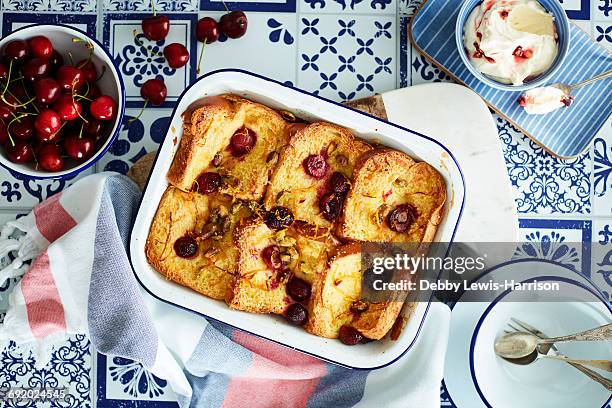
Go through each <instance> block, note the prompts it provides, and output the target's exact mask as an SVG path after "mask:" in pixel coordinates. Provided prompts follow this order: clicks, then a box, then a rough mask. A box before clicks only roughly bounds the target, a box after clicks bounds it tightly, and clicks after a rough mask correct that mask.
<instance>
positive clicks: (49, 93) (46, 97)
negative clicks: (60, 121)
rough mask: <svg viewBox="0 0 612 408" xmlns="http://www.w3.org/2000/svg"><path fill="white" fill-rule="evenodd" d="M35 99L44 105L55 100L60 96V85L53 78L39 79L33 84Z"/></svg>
mask: <svg viewBox="0 0 612 408" xmlns="http://www.w3.org/2000/svg"><path fill="white" fill-rule="evenodd" d="M34 94H35V95H36V99H37V100H38V101H40V102H41V103H43V104H45V105H49V104H51V103H53V102H55V101H56V100H57V98H59V96H60V94H61V89H60V85H59V84H58V83H57V81H56V80H55V79H53V78H41V79H39V80H38V81H36V82H35V83H34Z"/></svg>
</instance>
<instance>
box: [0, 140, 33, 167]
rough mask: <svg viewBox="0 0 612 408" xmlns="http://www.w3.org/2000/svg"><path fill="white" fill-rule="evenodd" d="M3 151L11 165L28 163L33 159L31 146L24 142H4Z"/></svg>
mask: <svg viewBox="0 0 612 408" xmlns="http://www.w3.org/2000/svg"><path fill="white" fill-rule="evenodd" d="M4 150H5V151H6V155H7V157H8V159H9V160H10V161H12V162H13V163H29V162H31V161H32V159H33V158H34V151H33V150H32V146H31V145H30V144H29V143H28V142H26V141H24V140H13V142H11V141H8V142H6V144H5V146H4Z"/></svg>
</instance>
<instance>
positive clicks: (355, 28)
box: [297, 14, 397, 101]
mask: <svg viewBox="0 0 612 408" xmlns="http://www.w3.org/2000/svg"><path fill="white" fill-rule="evenodd" d="M395 24H396V23H395V19H394V18H388V17H385V16H352V17H348V18H347V17H345V16H344V15H317V14H302V17H301V21H300V28H299V30H300V34H301V36H300V39H299V44H298V54H299V57H298V64H299V68H298V78H297V85H298V87H300V88H303V89H305V90H307V91H310V92H313V93H315V94H317V95H322V96H325V97H328V98H331V99H335V100H342V101H345V100H350V99H354V98H359V97H362V96H366V95H371V94H373V93H375V92H384V91H387V90H392V89H394V88H395V87H396V78H395V77H396V75H395V74H396V72H397V63H396V51H395V41H394V40H393V38H394V36H395V35H396V26H395Z"/></svg>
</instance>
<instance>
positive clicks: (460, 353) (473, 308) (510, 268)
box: [444, 260, 612, 408]
mask: <svg viewBox="0 0 612 408" xmlns="http://www.w3.org/2000/svg"><path fill="white" fill-rule="evenodd" d="M542 277H545V278H542ZM534 278H538V279H554V280H556V281H558V282H559V283H560V286H561V291H560V292H557V295H556V296H558V298H557V299H555V301H553V302H551V301H550V300H551V299H550V297H551V296H555V294H554V293H552V292H550V294H543V295H542V297H541V298H540V299H539V300H541V302H534V301H530V302H524V301H523V302H520V300H521V299H522V298H521V297H520V296H521V295H520V294H519V293H518V292H512V291H510V292H507V293H504V292H502V291H500V292H499V293H497V294H495V295H494V296H493V297H494V298H495V300H494V301H493V302H470V298H471V297H473V296H474V294H471V293H466V294H465V295H464V296H462V298H461V299H460V301H459V303H457V304H456V305H455V306H454V308H453V310H452V315H451V324H450V334H449V347H448V350H447V353H446V362H445V370H444V382H445V384H446V388H447V390H448V393H449V395H450V397H451V399H452V400H453V402H454V403H455V405H457V406H458V407H464V406H469V407H474V408H478V407H491V406H493V407H495V408H498V407H500V408H507V407H521V406H522V407H528V406H533V405H534V403H535V402H537V406H538V407H542V408H545V407H551V408H552V407H555V408H556V407H560V406H563V407H574V406H575V407H578V406H580V407H593V408H594V407H602V406H605V405H606V404H607V401H608V400H609V398H610V393H609V392H607V391H606V390H605V389H604V388H603V387H601V386H600V385H599V384H596V383H594V382H593V381H592V380H590V379H588V378H587V377H586V376H584V375H583V374H581V373H579V372H578V371H577V370H576V369H575V368H573V367H570V366H569V365H567V364H565V363H561V362H557V361H537V362H536V363H532V364H531V365H529V366H516V365H512V364H510V363H507V362H505V361H503V360H501V359H499V358H498V357H496V356H495V355H494V353H493V343H492V342H493V340H494V339H495V338H496V337H497V335H499V334H500V333H502V332H503V330H504V329H505V326H506V324H507V323H508V322H509V318H510V317H516V318H518V319H520V320H523V321H526V322H527V323H529V324H532V325H533V326H535V327H537V328H539V329H540V330H542V331H543V332H544V333H546V334H547V335H549V336H554V335H561V334H568V333H572V332H578V331H581V330H585V329H588V328H592V327H595V326H598V325H602V324H606V323H610V321H612V314H611V312H610V309H609V306H608V305H607V304H606V303H605V302H603V301H602V300H601V298H602V296H601V293H600V292H599V289H598V288H597V287H596V286H595V285H594V284H593V283H592V282H591V281H590V280H588V279H587V278H585V277H584V276H583V275H581V274H579V273H578V272H576V271H574V270H571V269H569V268H566V267H564V266H562V265H559V264H557V263H553V262H549V261H542V260H520V261H512V262H508V263H506V264H503V265H499V266H498V267H496V268H494V269H491V270H490V271H488V272H487V273H486V274H485V275H483V276H481V277H480V278H478V279H477V281H481V282H485V281H488V280H489V279H494V280H495V281H503V280H506V279H514V280H515V281H517V282H519V281H525V280H532V279H534ZM576 285H579V286H580V285H581V286H582V287H583V289H580V288H579V287H577V286H576ZM502 297H506V299H504V302H500V301H499V300H500V299H501V298H502ZM559 298H561V299H565V300H567V302H560V301H559ZM506 300H511V302H506ZM523 300H524V298H523ZM558 347H559V350H560V352H562V353H564V354H568V355H571V356H574V357H577V358H578V357H579V358H600V359H605V358H608V357H609V356H610V353H611V352H612V348H611V346H610V345H609V344H606V343H599V344H595V345H594V344H593V343H583V344H578V343H575V344H559V345H558Z"/></svg>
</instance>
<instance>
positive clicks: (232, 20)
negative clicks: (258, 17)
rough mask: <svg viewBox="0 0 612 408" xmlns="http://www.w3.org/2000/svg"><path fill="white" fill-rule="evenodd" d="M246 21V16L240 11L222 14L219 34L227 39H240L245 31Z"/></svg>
mask: <svg viewBox="0 0 612 408" xmlns="http://www.w3.org/2000/svg"><path fill="white" fill-rule="evenodd" d="M247 26H248V20H247V16H246V14H244V13H243V12H242V11H240V10H235V11H232V12H231V13H228V14H224V15H223V16H221V19H220V20H219V27H220V28H221V32H222V33H223V34H225V35H227V36H228V37H229V38H240V37H242V36H243V35H244V34H245V33H246V30H247Z"/></svg>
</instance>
